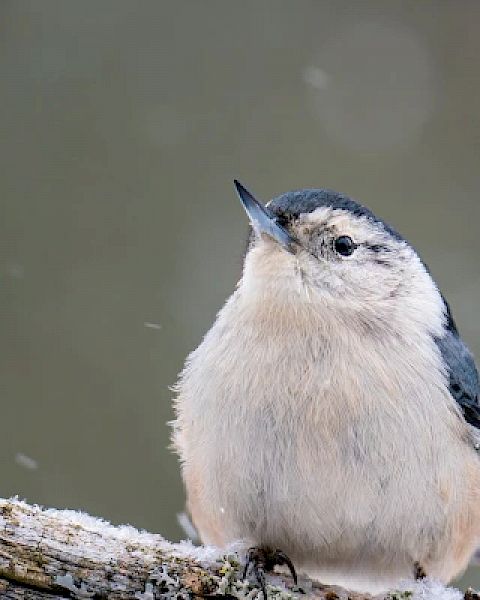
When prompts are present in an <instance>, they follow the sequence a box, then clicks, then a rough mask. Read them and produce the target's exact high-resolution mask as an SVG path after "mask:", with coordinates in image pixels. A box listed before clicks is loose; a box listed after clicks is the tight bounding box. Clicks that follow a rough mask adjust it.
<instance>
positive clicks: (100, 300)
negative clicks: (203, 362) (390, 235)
mask: <svg viewBox="0 0 480 600" xmlns="http://www.w3.org/2000/svg"><path fill="white" fill-rule="evenodd" d="M479 25H480V3H479V2H478V1H477V0H471V1H468V0H458V1H457V2H442V1H440V0H439V1H436V2H432V1H424V2H417V1H416V0H411V1H409V0H405V1H403V2H397V1H385V0H382V1H380V0H378V1H369V0H364V1H362V2H352V1H348V2H344V1H341V0H336V1H328V2H326V1H319V0H310V1H309V0H297V1H296V2H292V1H291V0H290V1H282V0H263V1H262V2H257V1H254V0H243V1H242V2H233V1H225V0H205V1H203V2H198V0H188V1H187V0H171V1H156V0H155V1H147V0H142V1H139V2H132V1H125V0H101V1H99V0H82V1H81V2H79V1H75V0H42V2H38V1H36V0H31V1H27V0H3V1H2V2H1V4H0V103H1V104H0V106H1V110H0V161H1V165H2V169H1V177H0V307H1V315H0V317H1V318H0V330H1V334H0V357H1V359H0V370H1V372H0V382H1V383H0V385H1V423H2V426H1V436H0V460H1V482H0V495H1V496H9V495H13V494H18V495H19V496H21V497H22V498H26V499H27V500H28V501H30V502H38V503H41V504H45V505H48V506H56V507H69V508H76V509H82V510H85V511H88V512H90V513H92V514H94V515H99V516H103V517H105V518H108V519H110V520H112V521H113V522H114V523H125V522H128V523H132V524H134V525H137V526H139V527H143V528H147V529H149V530H153V531H158V532H161V533H162V534H163V535H165V536H166V537H168V538H170V539H172V540H178V539H180V538H182V537H185V533H184V532H183V531H182V529H181V528H180V526H179V525H178V522H177V516H176V515H177V513H180V512H181V511H182V510H183V502H184V496H183V488H182V485H181V481H180V475H179V468H178V464H177V459H176V457H175V456H174V455H172V453H171V452H170V451H169V450H168V448H167V446H168V444H169V435H170V432H169V427H168V426H167V425H166V422H167V421H168V420H170V419H171V418H172V409H171V398H172V393H171V392H170V391H169V388H168V386H169V385H172V384H173V383H174V382H175V379H176V374H177V372H178V371H179V370H180V369H181V367H182V364H183V360H184V357H185V356H186V354H187V353H188V352H189V351H190V350H192V349H193V348H194V347H195V346H196V345H197V344H198V343H199V341H200V340H201V338H202V335H203V334H204V333H205V332H206V330H207V329H208V328H209V326H210V324H211V322H212V320H213V319H214V317H215V313H216V311H217V310H218V309H219V308H220V306H221V305H222V303H223V302H224V299H225V298H226V297H227V296H228V295H229V294H230V293H231V291H232V290H233V288H234V285H235V283H236V281H237V279H238V278H239V275H240V270H241V263H242V254H243V251H244V248H245V239H246V235H247V228H248V227H247V219H246V217H245V214H244V213H243V210H242V208H241V206H240V203H239V202H238V200H237V197H236V194H235V192H234V189H233V187H232V179H233V178H234V177H238V178H239V179H240V180H241V181H242V182H244V183H245V184H246V185H247V186H248V187H250V188H251V189H252V191H254V192H255V193H256V194H257V196H258V197H259V198H261V199H263V200H265V201H266V200H268V199H269V198H271V197H272V196H275V195H277V194H279V193H281V192H284V191H286V190H289V189H293V188H299V187H330V188H334V189H337V190H338V191H342V192H344V193H347V194H350V195H351V196H353V197H355V198H357V199H359V200H360V201H362V202H363V203H365V204H367V205H368V206H369V207H370V208H372V209H373V210H374V211H375V212H377V213H378V214H379V215H380V216H382V217H384V218H385V219H386V220H388V221H391V222H392V223H393V224H394V225H395V226H396V228H397V229H399V230H400V231H401V232H402V233H403V234H404V235H405V236H406V237H407V238H408V239H410V240H411V241H412V242H413V243H414V245H415V246H416V247H417V249H418V250H419V251H420V253H421V255H422V256H423V258H424V259H425V260H426V262H427V263H428V264H429V265H430V267H431V270H432V272H433V274H434V276H435V278H436V279H437V281H438V282H439V284H440V286H441V288H442V291H443V292H444V293H445V295H446V296H447V298H448V299H449V300H450V302H451V305H452V308H453V312H454V315H455V317H456V319H457V322H458V325H459V327H460V329H461V331H462V333H463V336H464V338H465V339H466V341H467V343H468V344H469V345H470V347H471V349H472V350H473V351H474V352H475V353H476V355H477V357H478V358H480V317H479V315H478V305H479V298H480V267H479V262H478V223H479V220H480V204H479V194H480V168H479V156H480V154H479V153H480V104H479V97H480V68H479V56H480V36H479V35H478V31H479ZM467 581H468V582H469V583H473V584H476V585H477V586H478V585H480V577H478V576H475V573H474V571H470V572H469V574H468V576H467V578H466V579H463V580H462V585H464V584H465V583H466V582H467Z"/></svg>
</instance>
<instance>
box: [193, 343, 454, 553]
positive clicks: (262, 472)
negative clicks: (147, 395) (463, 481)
mask: <svg viewBox="0 0 480 600" xmlns="http://www.w3.org/2000/svg"><path fill="white" fill-rule="evenodd" d="M240 337H241V336H240ZM283 340H285V341H284V342H281V341H279V340H278V339H276V340H275V341H274V342H273V343H272V342H271V341H269V340H264V343H263V344H262V343H260V342H259V340H257V341H256V343H255V344H252V343H248V340H244V342H243V343H239V342H240V340H238V339H237V340H236V352H235V353H232V352H231V346H230V351H229V352H227V353H226V354H223V355H220V354H218V355H217V357H216V359H215V360H212V361H211V363H210V365H209V367H208V380H207V378H205V379H204V381H205V382H206V384H205V385H204V386H203V389H202V394H203V399H202V401H201V402H200V403H199V404H200V405H201V406H202V413H201V414H200V413H198V417H199V422H201V423H202V426H201V428H200V429H201V431H202V435H203V436H204V438H203V439H202V440H201V443H200V447H201V451H202V453H203V458H204V460H205V461H206V462H205V465H206V467H205V469H204V472H205V473H206V474H208V475H207V476H208V478H209V481H208V486H209V490H210V492H209V494H210V500H211V502H212V504H213V505H214V506H217V507H219V510H220V509H221V510H222V511H223V512H222V515H223V518H224V519H225V523H228V526H229V527H231V528H232V531H231V536H232V539H234V538H235V537H236V536H238V537H242V536H243V535H245V532H250V533H251V535H252V537H255V535H256V532H259V531H261V535H262V536H263V537H264V538H265V537H266V541H267V542H268V541H269V539H270V541H271V542H272V543H275V541H276V538H277V537H278V535H279V531H282V532H283V533H281V534H280V535H287V532H288V531H291V530H292V528H293V530H295V528H297V529H298V530H302V528H304V527H305V523H315V526H316V527H317V528H318V531H319V532H320V531H321V532H322V535H326V536H327V537H329V536H330V537H335V536H339V535H341V534H340V532H341V531H342V530H343V529H345V528H352V527H355V528H357V529H358V530H359V531H362V535H364V533H365V529H366V528H369V527H373V525H372V523H373V522H375V520H376V518H377V516H378V514H379V513H380V512H382V511H383V512H384V513H385V512H386V518H385V522H386V521H388V519H390V520H391V527H395V526H396V525H395V523H396V522H398V519H399V518H401V515H399V514H398V510H397V512H396V513H395V514H394V513H393V512H392V514H391V515H389V514H388V510H386V508H385V507H388V506H389V505H390V506H397V507H398V506H405V507H408V506H411V505H412V502H415V501H416V505H417V506H418V507H419V512H420V513H422V514H423V515H424V517H425V519H426V518H427V516H428V520H429V522H430V521H431V520H432V506H431V505H428V506H427V505H426V503H425V498H432V489H433V488H432V485H433V483H432V482H434V481H438V480H441V479H442V477H443V476H444V473H445V477H447V478H448V474H449V472H450V471H452V460H454V459H453V458H452V457H453V456H454V454H455V452H454V451H452V444H449V443H448V440H449V439H450V437H451V438H452V440H453V435H452V433H451V432H450V430H449V428H448V421H449V419H450V412H449V408H448V406H447V403H446V400H445V398H443V397H442V394H441V391H440V390H439V387H438V385H437V383H436V381H435V379H434V377H433V376H431V375H430V374H429V372H428V369H427V368H425V372H423V371H422V370H421V367H422V363H421V361H420V363H419V365H417V366H416V369H417V370H416V372H415V376H412V374H411V373H409V372H408V369H407V365H406V364H400V363H399V360H398V356H397V355H395V353H392V354H391V355H390V356H389V355H388V352H383V353H381V352H370V354H369V356H370V359H369V360H368V361H365V359H364V358H361V353H360V352H359V353H358V355H357V356H351V355H350V356H349V355H348V352H347V351H346V349H345V345H342V344H337V345H335V343H332V340H330V339H326V338H323V339H322V338H321V337H318V336H317V338H316V339H315V340H311V339H308V338H306V337H304V338H301V339H295V338H293V337H290V338H289V339H286V338H285V337H284V338H283ZM365 352H366V351H365ZM402 369H403V371H402ZM405 369H407V371H405ZM419 369H420V370H419ZM197 400H198V398H197ZM197 407H198V404H197ZM449 446H450V451H449V452H447V451H446V449H447V448H448V447H449ZM199 451H200V450H199ZM419 482H420V483H419ZM450 483H451V482H448V484H447V485H450ZM239 489H240V490H242V493H241V494H239V493H238V490H239ZM352 494H354V496H355V502H354V503H352V501H351V498H352ZM401 498H403V499H404V500H405V501H404V502H399V499H401ZM306 515H308V518H306ZM406 516H407V515H405V517H406ZM433 519H434V520H435V517H433ZM282 524H284V527H283V526H282ZM388 526H390V525H385V523H384V528H388ZM305 535H306V536H308V535H310V533H309V532H308V531H305ZM399 535H402V534H399ZM269 536H270V538H269Z"/></svg>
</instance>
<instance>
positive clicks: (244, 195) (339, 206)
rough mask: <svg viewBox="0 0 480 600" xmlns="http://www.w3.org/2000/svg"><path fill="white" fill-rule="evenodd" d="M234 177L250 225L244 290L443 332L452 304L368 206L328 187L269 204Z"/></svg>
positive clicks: (344, 317)
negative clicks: (447, 311) (260, 200)
mask: <svg viewBox="0 0 480 600" xmlns="http://www.w3.org/2000/svg"><path fill="white" fill-rule="evenodd" d="M235 184H236V187H237V191H238V194H239V196H240V200H241V202H242V204H243V206H244V208H245V210H246V212H247V214H248V217H249V219H250V223H251V226H252V233H251V237H250V243H249V248H248V251H247V255H246V258H245V266H244V274H243V278H242V281H241V289H242V293H243V294H244V295H245V296H246V297H249V298H252V299H253V298H256V299H257V300H260V302H264V303H270V304H272V305H274V304H275V303H283V304H285V303H288V304H290V305H293V306H294V307H295V308H296V309H298V308H299V307H300V306H301V305H302V304H309V305H310V306H312V305H313V306H314V307H315V310H317V309H318V311H323V314H327V313H328V314H329V315H330V316H336V317H338V318H339V320H340V321H342V322H344V323H345V322H351V323H358V322H359V321H360V322H362V323H364V324H365V326H366V327H373V326H376V327H378V326H379V325H380V326H381V327H388V326H391V325H393V327H394V328H396V329H398V328H399V327H404V328H412V327H413V329H415V328H416V327H419V326H421V327H422V329H423V328H426V329H427V330H428V331H429V333H431V334H433V335H440V334H441V332H442V328H443V326H444V323H445V318H446V315H445V312H446V307H445V303H444V301H443V299H442V296H441V294H440V293H439V291H438V289H437V286H436V285H435V283H434V281H433V280H432V278H431V276H430V274H429V273H428V270H427V269H426V267H425V266H424V264H423V263H422V261H421V260H420V258H419V257H418V255H417V253H416V251H415V250H414V249H413V247H412V246H411V245H410V244H408V242H407V241H406V240H405V239H403V237H402V236H401V235H400V234H399V233H397V232H396V231H395V230H394V229H392V228H391V227H390V226H389V225H388V224H387V223H385V222H384V221H382V220H381V219H379V218H377V217H376V216H375V215H374V214H373V213H372V212H371V211H370V210H368V209H367V208H365V207H364V206H362V205H360V204H358V203H357V202H355V201H354V200H351V199H350V198H348V197H346V196H344V195H342V194H338V193H336V192H334V191H331V190H325V189H306V190H299V191H294V192H288V193H286V194H283V195H281V196H278V197H277V198H274V199H273V200H271V201H270V202H269V203H268V204H267V206H265V207H264V206H263V205H262V204H260V203H259V202H258V201H257V200H256V199H255V198H254V197H253V196H252V195H251V194H250V193H249V192H248V190H246V188H244V187H243V186H242V185H241V184H240V183H238V182H235Z"/></svg>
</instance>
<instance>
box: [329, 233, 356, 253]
mask: <svg viewBox="0 0 480 600" xmlns="http://www.w3.org/2000/svg"><path fill="white" fill-rule="evenodd" d="M334 246H335V251H336V252H338V254H341V255H342V256H350V255H351V254H353V251H354V250H355V248H356V244H355V242H354V241H353V240H352V238H351V237H350V236H348V235H341V236H340V237H338V238H337V239H336V240H335V242H334Z"/></svg>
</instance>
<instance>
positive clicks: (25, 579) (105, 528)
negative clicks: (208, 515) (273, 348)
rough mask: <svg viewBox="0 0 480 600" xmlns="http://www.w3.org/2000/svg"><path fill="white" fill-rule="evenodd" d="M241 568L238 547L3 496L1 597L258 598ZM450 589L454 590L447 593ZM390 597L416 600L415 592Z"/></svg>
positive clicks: (344, 595) (322, 594)
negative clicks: (226, 548) (166, 535)
mask: <svg viewBox="0 0 480 600" xmlns="http://www.w3.org/2000/svg"><path fill="white" fill-rule="evenodd" d="M241 570H242V569H241V565H240V564H239V558H238V555H236V554H235V553H234V552H233V550H232V553H231V554H228V555H222V553H221V552H220V551H219V550H218V549H215V548H208V547H198V548H197V547H194V546H193V545H192V544H191V543H189V542H183V543H181V544H171V543H169V542H167V541H165V540H164V539H163V538H162V537H161V536H160V535H154V534H151V533H147V532H139V531H138V530H136V529H134V528H133V527H129V526H120V527H113V526H112V525H110V524H109V523H107V522H105V521H103V520H101V519H96V518H94V517H90V516H89V515H85V514H83V513H79V512H74V511H68V510H54V509H42V508H40V507H38V506H31V505H29V504H26V503H25V502H21V501H19V500H16V499H10V500H2V499H0V598H2V599H5V600H20V599H22V600H31V599H32V600H33V599H36V600H47V599H48V600H54V599H55V600H57V599H58V600H63V599H65V598H75V599H78V600H81V599H83V600H87V599H88V598H91V599H94V600H100V599H108V600H123V599H127V598H128V599H136V600H157V599H158V598H162V599H164V600H170V599H174V598H175V599H183V598H184V599H185V600H190V599H192V598H195V597H203V598H204V597H210V598H211V597H213V596H227V597H230V600H231V598H232V597H235V598H239V599H244V600H253V598H255V596H256V595H257V594H258V593H259V589H258V588H255V587H254V586H253V585H252V584H251V583H248V582H244V581H242V580H241ZM268 580H269V584H270V585H269V586H268V595H269V600H288V599H289V598H291V599H293V598H296V597H298V598H301V599H302V600H336V599H340V600H364V599H366V598H369V596H368V595H365V594H356V593H352V592H347V591H345V590H343V589H341V588H337V587H333V586H323V585H321V584H319V583H317V582H312V581H309V580H303V581H302V582H301V585H302V588H303V589H304V591H305V593H304V594H302V593H301V592H300V591H299V590H297V589H295V588H294V586H293V582H292V581H291V579H290V578H289V577H287V576H286V575H281V574H273V575H271V576H270V575H269V578H268ZM418 585H420V584H412V587H413V588H415V586H418ZM432 585H436V586H437V588H436V589H437V590H438V589H441V590H442V600H458V599H459V598H461V595H460V594H459V592H458V591H456V590H453V589H452V590H449V589H448V588H440V586H439V585H438V584H432ZM426 586H427V584H424V588H422V598H423V599H424V600H426V599H427V598H434V597H437V596H435V594H433V592H432V594H433V595H432V594H430V596H428V592H427V593H426V591H425V590H426V589H427V588H426ZM432 589H433V588H432ZM449 591H451V592H452V595H445V593H446V592H449ZM413 592H415V590H413ZM259 597H261V596H259ZM388 597H389V598H391V599H393V600H401V599H402V598H405V599H406V598H412V590H407V591H405V590H404V591H401V592H395V593H390V594H389V595H388ZM413 597H415V595H414V596H413ZM419 597H420V596H419Z"/></svg>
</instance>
